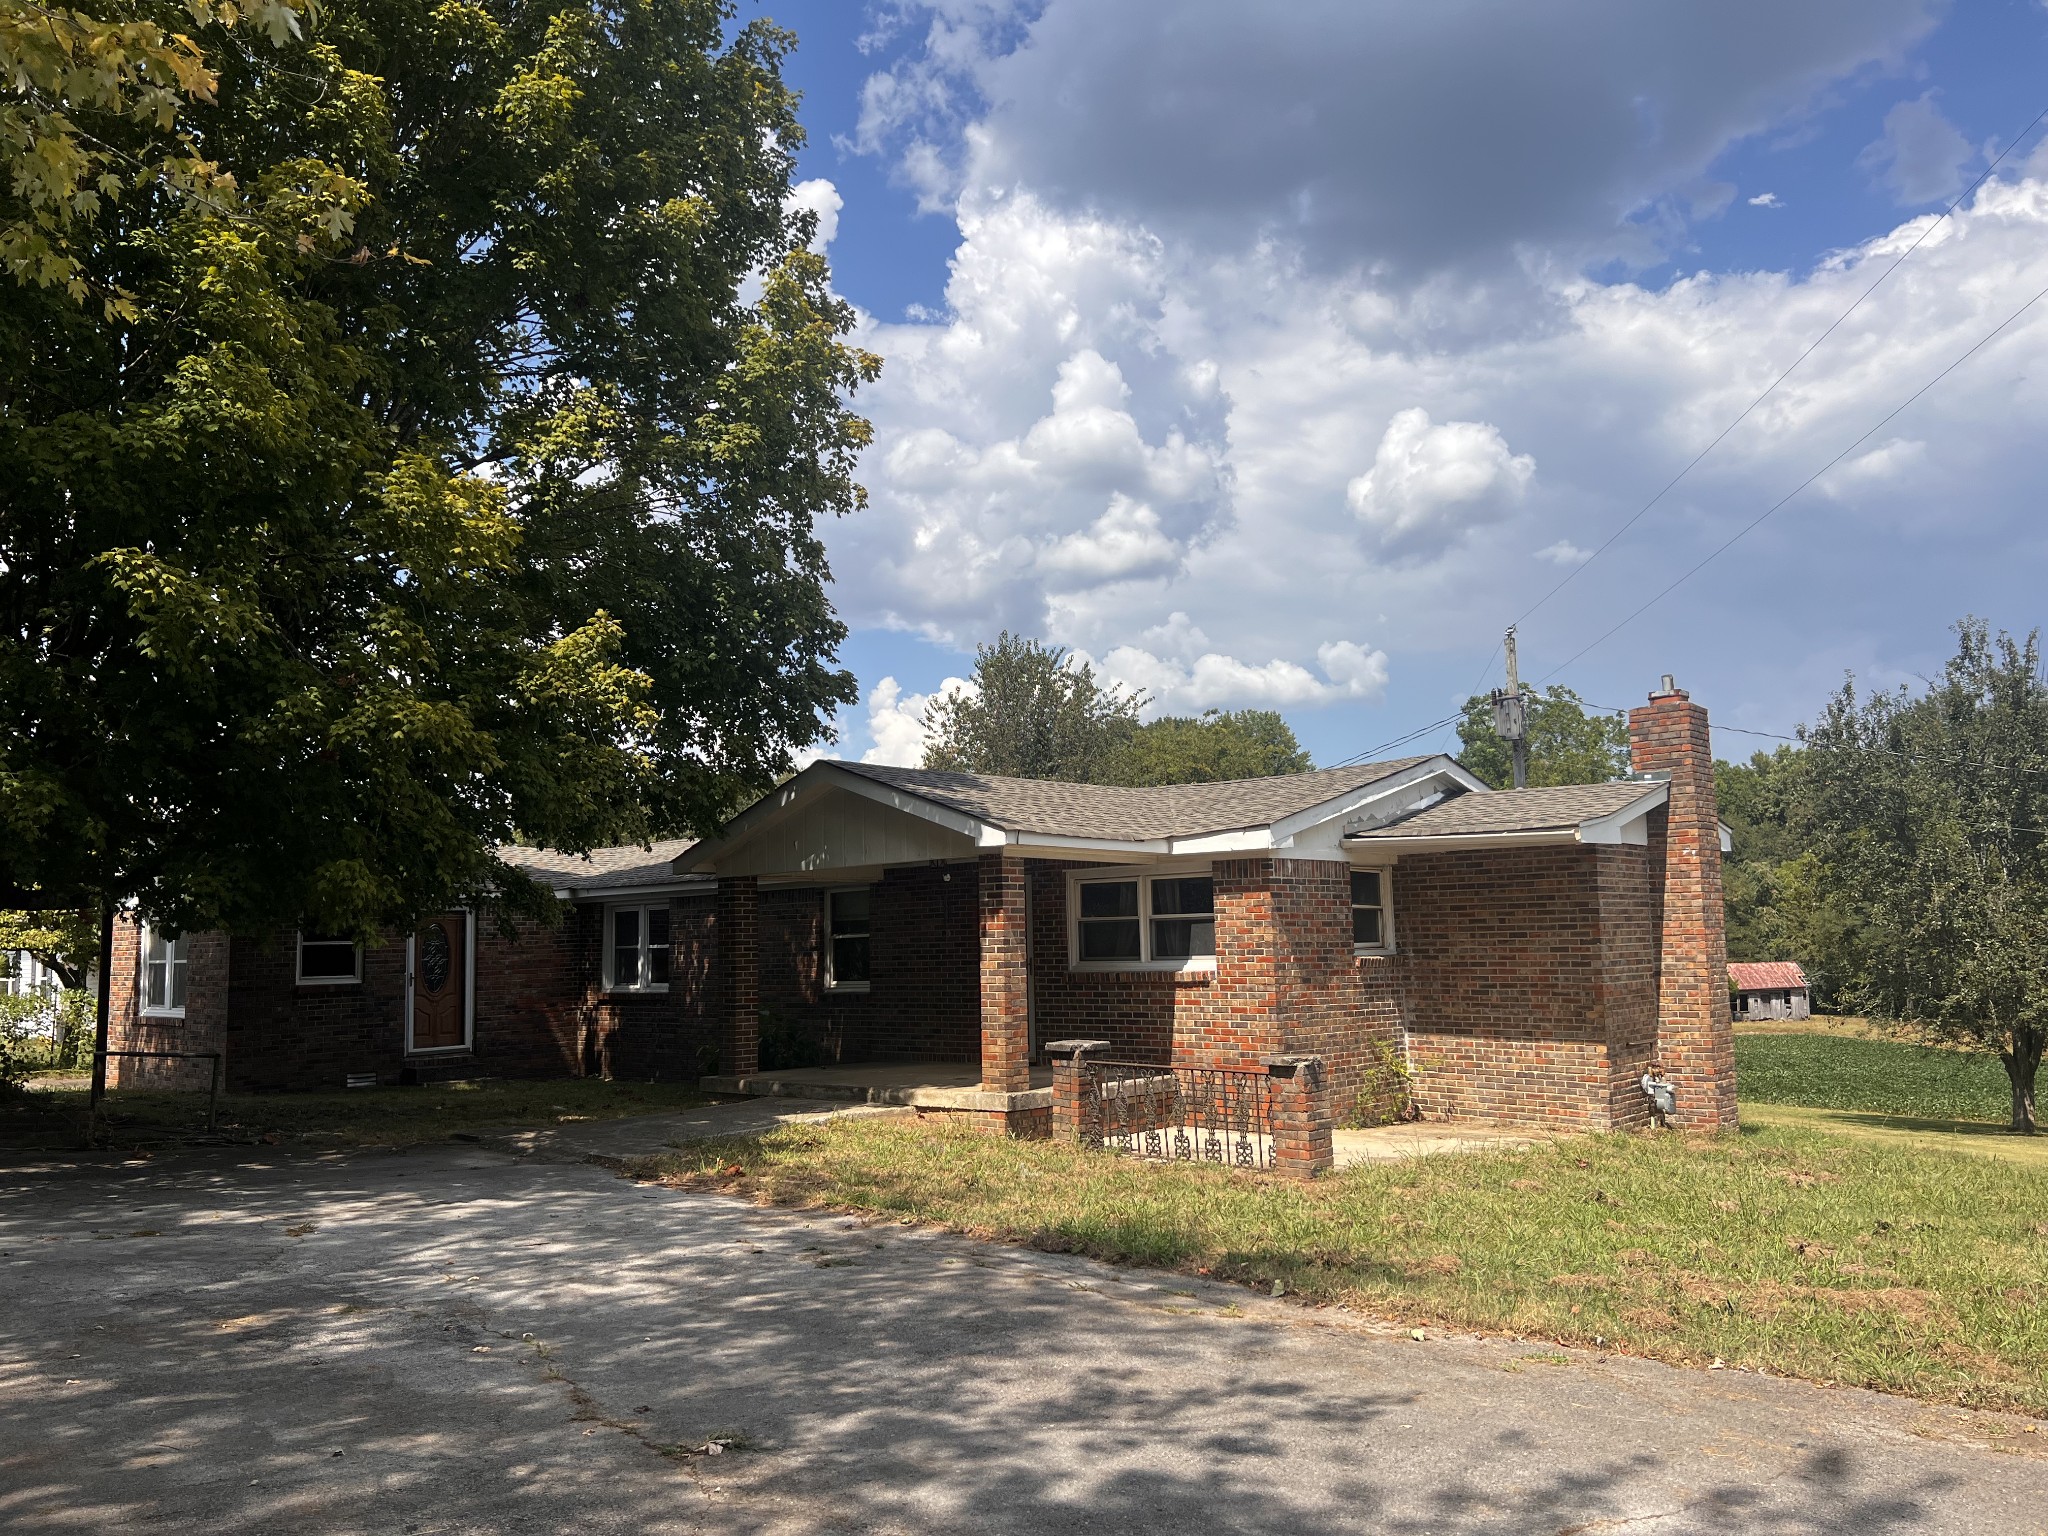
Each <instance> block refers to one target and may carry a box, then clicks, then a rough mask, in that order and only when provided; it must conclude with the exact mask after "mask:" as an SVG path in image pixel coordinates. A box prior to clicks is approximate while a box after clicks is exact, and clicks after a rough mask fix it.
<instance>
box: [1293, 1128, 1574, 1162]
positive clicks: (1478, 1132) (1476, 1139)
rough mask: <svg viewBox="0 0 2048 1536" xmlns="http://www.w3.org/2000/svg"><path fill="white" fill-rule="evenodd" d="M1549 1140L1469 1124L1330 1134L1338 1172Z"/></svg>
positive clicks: (1533, 1134)
mask: <svg viewBox="0 0 2048 1536" xmlns="http://www.w3.org/2000/svg"><path fill="white" fill-rule="evenodd" d="M1550 1139H1551V1138H1550V1136H1549V1135H1548V1134H1547V1133H1545V1132H1543V1131H1531V1130H1527V1129H1522V1128H1517V1127H1514V1126H1504V1125H1485V1124H1482V1123H1479V1122H1477V1121H1466V1120H1416V1121H1413V1122H1410V1123H1409V1124H1406V1125H1376V1126H1373V1127H1372V1128H1370V1129H1369V1130H1356V1131H1354V1130H1337V1131H1332V1132H1331V1133H1330V1141H1331V1143H1332V1150H1333V1151H1334V1152H1335V1153H1336V1157H1337V1166H1338V1167H1339V1168H1350V1167H1354V1166H1356V1165H1357V1164H1359V1163H1398V1162H1402V1161H1405V1160H1406V1159H1408V1158H1411V1157H1430V1156H1433V1155H1434V1154H1436V1153H1439V1152H1486V1151H1507V1150H1509V1149H1511V1148H1514V1147H1532V1146H1535V1145H1536V1144H1537V1143H1538V1142H1542V1141H1549V1140H1550Z"/></svg>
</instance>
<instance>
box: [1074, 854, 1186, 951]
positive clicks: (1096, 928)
mask: <svg viewBox="0 0 2048 1536" xmlns="http://www.w3.org/2000/svg"><path fill="white" fill-rule="evenodd" d="M1073 957H1074V963H1075V964H1076V965H1084V966H1096V967H1111V966H1120V965H1121V966H1133V965H1135V966H1157V967H1160V968H1162V969H1178V968H1181V967H1195V968H1201V967H1207V966H1209V965H1213V964H1214V963H1215V957H1216V887H1215V882H1214V881H1213V880H1211V879H1210V877H1209V876H1207V875H1151V876H1126V877H1124V878H1122V879H1116V880H1085V879H1084V880H1077V881H1075V882H1074V949H1073Z"/></svg>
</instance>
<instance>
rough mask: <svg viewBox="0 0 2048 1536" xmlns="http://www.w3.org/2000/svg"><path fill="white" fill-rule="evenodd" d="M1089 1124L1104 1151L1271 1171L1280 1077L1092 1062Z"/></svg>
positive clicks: (1087, 1089) (1087, 1077)
mask: <svg viewBox="0 0 2048 1536" xmlns="http://www.w3.org/2000/svg"><path fill="white" fill-rule="evenodd" d="M1084 1061H1085V1065H1084V1067H1083V1072H1084V1076H1083V1079H1082V1091H1083V1093H1084V1095H1085V1097H1086V1098H1087V1099H1088V1100H1090V1101H1092V1105H1093V1110H1094V1112H1093V1113H1092V1114H1087V1113H1084V1115H1083V1117H1082V1123H1083V1124H1084V1125H1088V1126H1089V1127H1090V1129H1091V1130H1092V1131H1093V1132H1094V1133H1095V1134H1093V1135H1091V1136H1090V1138H1089V1139H1090V1140H1092V1141H1093V1142H1094V1143H1095V1144H1096V1145H1098V1146H1104V1147H1109V1148H1112V1149H1114V1150H1116V1151H1119V1152H1129V1153H1132V1154H1133V1155H1135V1156H1138V1157H1147V1158H1156V1159H1160V1160H1162V1161H1167V1162H1183V1163H1219V1164H1222V1165H1223V1166H1225V1167H1231V1168H1256V1169H1268V1170H1270V1169H1271V1168H1272V1167H1273V1166H1274V1158H1273V1080H1272V1077H1271V1075H1270V1074H1268V1073H1267V1072H1266V1071H1265V1070H1264V1069H1263V1068H1255V1069H1249V1070H1248V1069H1246V1068H1242V1067H1163V1066H1158V1065H1155V1064H1153V1063H1150V1062H1139V1061H1095V1060H1088V1059H1086V1058H1084Z"/></svg>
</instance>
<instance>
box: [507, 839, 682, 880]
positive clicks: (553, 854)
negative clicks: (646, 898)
mask: <svg viewBox="0 0 2048 1536" xmlns="http://www.w3.org/2000/svg"><path fill="white" fill-rule="evenodd" d="M696 845H697V840H696V839H695V838H690V837H671V838H663V839H661V840H660V841H658V842H654V843H651V844H641V843H626V844H624V845H622V846H620V847H617V848H593V849H591V850H590V852H588V853H564V852H562V851H561V850H560V849H559V848H528V847H525V846H523V845H521V844H518V843H506V844H505V845H503V846H502V847H500V848H499V849H498V857H499V858H501V859H503V860H504V861H505V862H506V863H507V864H510V865H511V866H512V867H513V868H514V869H517V870H520V871H522V872H523V873H525V874H528V875H531V876H532V877H533V878H534V879H536V880H545V881H548V882H550V883H551V884H554V885H556V886H567V887H570V888H572V889H574V890H579V891H590V890H604V889H606V888H609V887H615V886H630V885H655V884H659V883H660V882H662V881H664V880H674V879H678V878H702V877H700V876H687V877H679V876H677V875H676V874H675V873H674V871H673V870H672V869H671V868H670V866H671V865H672V864H674V862H675V861H676V859H677V858H678V857H680V856H681V855H682V854H683V853H685V852H687V851H688V850H689V849H691V848H694V847H695V846H696Z"/></svg>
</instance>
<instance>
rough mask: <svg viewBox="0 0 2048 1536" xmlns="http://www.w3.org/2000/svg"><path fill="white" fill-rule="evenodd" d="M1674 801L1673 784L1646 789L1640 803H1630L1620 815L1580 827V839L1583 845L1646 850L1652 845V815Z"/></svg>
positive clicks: (1614, 812)
mask: <svg viewBox="0 0 2048 1536" xmlns="http://www.w3.org/2000/svg"><path fill="white" fill-rule="evenodd" d="M1670 798H1671V784H1670V781H1669V780H1666V781H1665V782H1664V783H1661V784H1649V785H1645V786H1644V794H1643V797H1642V798H1641V799H1640V800H1631V801H1630V802H1629V803H1628V804H1627V805H1624V806H1623V807H1622V808H1621V809H1620V810H1618V811H1609V812H1608V813H1607V814H1606V815H1605V816H1596V817H1594V818H1593V819H1592V820H1591V821H1582V822H1580V823H1579V832H1578V837H1579V841H1580V842H1582V843H1629V844H1633V845H1634V846H1635V847H1638V848H1640V847H1643V846H1644V845H1645V844H1647V843H1648V842H1649V841H1650V812H1652V811H1654V810H1656V809H1657V807H1658V806H1660V805H1662V804H1664V802H1665V801H1667V800H1669V799H1670Z"/></svg>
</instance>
